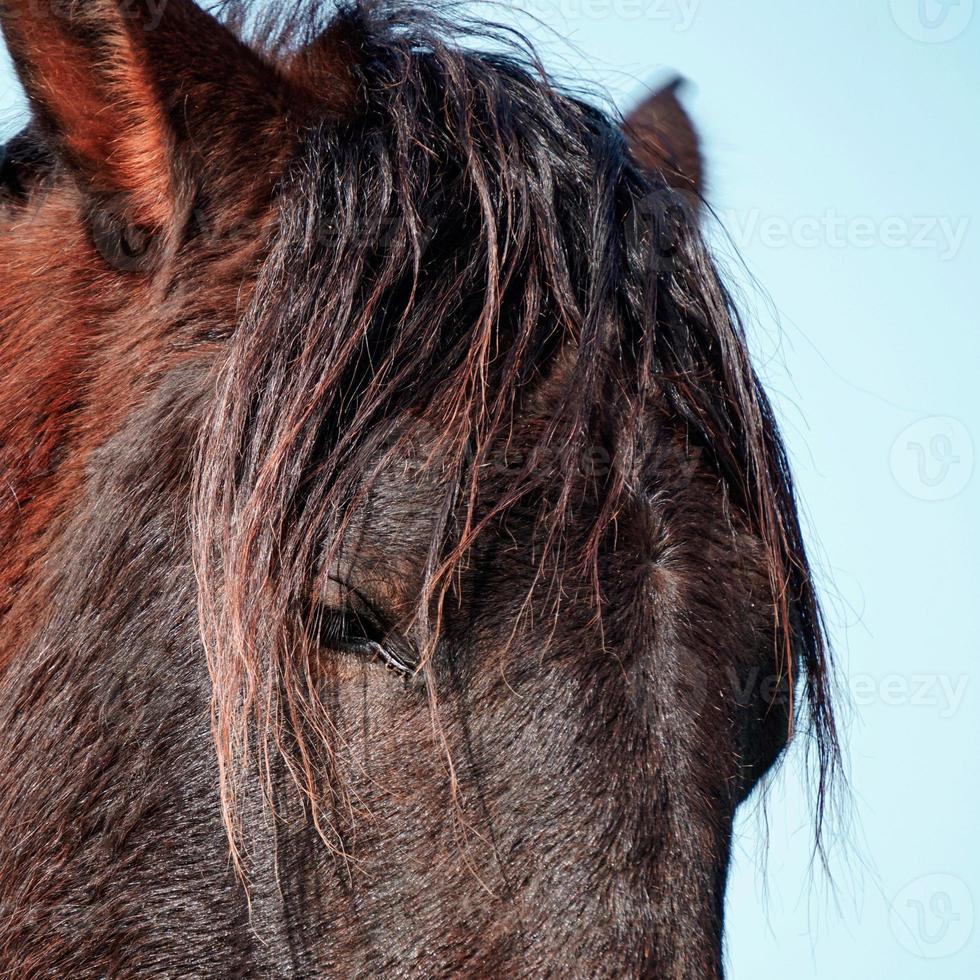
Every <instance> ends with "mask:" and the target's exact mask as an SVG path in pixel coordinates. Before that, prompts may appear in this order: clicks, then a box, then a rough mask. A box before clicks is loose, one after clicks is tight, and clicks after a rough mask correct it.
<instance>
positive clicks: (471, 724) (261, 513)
mask: <svg viewBox="0 0 980 980" xmlns="http://www.w3.org/2000/svg"><path fill="white" fill-rule="evenodd" d="M123 8H125V9H123ZM2 17H3V25H4V29H5V33H6V36H7V38H8V43H9V45H10V48H11V51H12V53H13V56H14V59H15V62H16V64H17V66H18V69H19V70H20V72H21V76H22V78H23V80H24V82H25V86H26V88H27V90H28V94H29V95H30V97H31V101H32V106H33V110H34V121H33V123H32V125H31V127H30V128H29V130H28V131H27V132H26V133H25V134H23V135H22V136H21V137H20V138H19V139H18V140H17V141H15V143H14V144H13V145H12V146H11V147H10V149H9V151H8V154H7V156H6V157H5V163H4V189H3V191H2V195H3V196H2V198H0V260H2V262H3V268H4V270H5V272H4V275H5V280H6V282H5V285H6V289H7V292H6V294H5V298H4V300H3V304H2V306H0V356H2V358H3V360H4V362H5V363H6V364H8V365H11V366H12V367H11V369H10V370H7V371H5V374H4V377H3V378H2V379H0V406H3V417H4V419H5V420H6V419H10V420H12V421H11V422H9V423H7V422H5V425H6V426H7V429H6V430H5V432H4V439H3V443H2V445H0V461H2V462H3V464H4V465H3V468H4V472H5V473H9V474H11V476H10V478H9V481H8V482H9V486H10V489H11V494H10V495H9V497H7V496H4V497H3V501H2V503H0V530H2V531H3V532H5V540H6V541H8V542H9V543H10V544H9V548H8V553H7V554H5V556H4V560H3V567H2V568H0V576H2V578H0V586H2V591H0V667H2V669H3V671H4V674H3V681H2V687H0V690H2V692H3V697H2V699H0V700H2V701H3V706H2V708H0V733H2V734H0V789H2V793H0V799H3V800H4V803H3V804H2V807H0V825H2V826H3V827H6V828H7V829H11V828H14V827H18V826H21V825H22V824H23V822H24V820H25V819H26V818H25V814H28V813H29V814H31V819H32V820H33V821H34V822H35V825H36V826H35V835H36V837H37V839H38V844H37V846H36V847H32V848H26V847H21V846H19V845H18V843H17V842H18V841H20V840H21V839H22V838H21V837H20V836H18V835H17V834H15V833H13V831H12V830H11V832H10V833H4V834H0V841H2V843H0V889H2V896H3V899H4V901H3V906H2V907H3V911H2V913H0V950H2V951H3V954H4V959H5V962H8V963H10V964H13V965H14V967H15V968H19V969H20V970H21V971H22V972H30V971H31V970H34V971H36V972H45V971H46V972H49V973H50V972H52V971H61V972H73V973H77V974H79V975H82V974H85V973H86V972H88V973H107V972H108V973H113V974H115V975H125V974H127V973H128V974H136V973H138V972H139V971H140V970H141V969H146V968H147V966H146V965H147V964H148V963H153V964H158V965H159V966H160V968H161V969H166V970H168V971H172V972H181V973H194V972H195V971H200V972H207V973H208V974H216V975H220V974H222V973H223V972H227V973H229V974H232V973H236V974H241V973H244V974H249V973H270V972H271V973H272V974H274V975H283V976H294V975H295V976H311V975H342V976H346V975H351V976H353V975H361V974H365V973H369V972H370V973H376V972H377V973H392V974H405V975H415V974H419V975H437V976H451V975H472V976H482V975H492V974H496V973H505V972H506V973H513V974H516V975H522V976H538V975H552V974H556V973H558V972H559V971H565V972H568V973H570V974H571V975H573V976H640V975H643V976H658V977H688V976H690V977H709V976H717V975H720V973H721V953H720V950H721V928H722V906H723V893H724V882H725V874H726V870H727V866H728V854H729V845H730V831H731V821H732V818H733V814H734V811H735V808H736V806H737V805H738V803H739V802H740V801H741V800H742V799H743V798H744V796H745V795H746V794H747V793H748V792H749V791H750V790H751V788H752V786H753V785H754V784H755V782H756V781H757V780H758V779H759V778H760V776H761V775H762V774H763V773H764V772H765V770H766V769H767V768H768V767H769V766H770V765H771V764H772V762H773V760H774V759H775V758H776V756H777V755H778V753H779V751H780V750H781V748H782V746H783V744H784V742H785V739H786V734H787V731H788V729H789V713H790V706H791V704H792V699H793V692H792V687H791V684H790V682H789V680H788V678H789V677H790V676H791V675H792V671H793V670H794V669H796V668H798V667H800V666H802V667H804V668H806V669H808V670H809V671H810V677H811V683H812V684H814V685H815V688H814V690H815V691H816V694H815V695H814V699H815V700H814V703H815V705H816V706H817V708H818V716H817V721H818V723H819V722H820V720H821V717H822V716H821V715H820V710H822V708H821V705H822V701H821V698H822V696H823V695H822V686H821V685H822V676H823V675H822V670H823V660H822V651H821V648H820V641H819V626H818V625H817V624H816V623H815V621H814V615H815V606H814V605H813V598H812V591H811V589H810V586H809V583H808V581H807V579H806V574H805V558H804V557H803V554H802V550H801V547H800V546H799V540H798V530H797V529H796V526H795V513H794V512H793V508H792V497H791V492H790V489H789V487H788V485H787V484H785V483H784V482H783V481H784V480H785V473H784V472H783V471H782V470H781V468H780V467H781V465H782V464H781V456H780V455H779V450H778V437H777V436H776V434H775V429H774V428H773V426H772V422H771V418H770V417H769V415H768V412H767V409H766V407H765V403H764V399H761V395H759V394H758V393H757V391H756V384H755V379H754V377H753V376H752V375H751V371H750V370H749V369H748V367H747V364H746V363H745V362H744V360H743V352H742V348H741V338H740V335H738V333H737V331H735V329H734V328H733V326H732V324H731V323H730V322H729V320H728V318H727V313H726V312H725V311H724V310H723V309H721V308H722V307H724V300H723V298H721V297H719V296H718V295H714V294H711V292H710V289H709V288H708V287H709V286H710V282H709V283H708V285H705V283H704V282H702V280H711V279H712V276H713V271H712V270H711V269H710V263H708V262H707V260H706V258H705V257H704V254H703V247H702V246H701V245H700V243H699V239H698V236H697V231H696V228H695V227H694V223H695V217H696V216H695V215H693V214H692V209H691V207H690V206H689V205H685V203H684V202H685V198H684V197H683V195H685V194H691V193H692V191H693V190H695V189H696V188H695V183H696V178H697V175H698V174H699V173H700V166H699V162H698V160H697V141H696V138H695V137H694V134H693V132H692V131H691V130H690V127H689V124H688V122H687V120H686V117H685V116H684V114H683V112H682V110H680V108H679V104H678V103H677V101H676V99H675V98H674V97H673V95H672V93H671V92H667V93H662V94H661V95H659V96H658V97H656V98H655V99H653V100H652V101H651V102H649V103H647V104H646V105H645V106H644V107H643V108H642V110H641V111H640V113H639V114H638V115H637V116H634V117H633V118H632V119H631V120H629V123H630V125H629V132H630V133H631V134H632V136H633V137H634V139H635V143H634V151H633V155H634V160H633V161H630V160H629V159H628V158H627V155H626V152H625V150H624V149H623V148H622V147H620V146H619V144H618V143H617V140H618V137H617V136H616V134H615V132H614V131H613V129H612V128H611V127H610V126H609V125H608V123H607V122H606V121H605V120H603V119H601V118H600V117H599V114H597V113H594V112H590V111H588V110H586V109H585V108H584V107H581V106H578V104H576V103H572V101H571V100H568V99H565V98H564V97H560V96H559V95H557V94H556V93H554V92H553V90H551V89H550V87H549V86H548V85H547V83H545V82H544V81H542V80H540V79H534V78H533V77H532V76H531V75H529V74H527V73H522V72H518V71H517V70H516V68H515V67H514V66H513V65H512V64H510V63H496V62H491V61H488V60H483V59H479V58H476V57H473V56H463V55H461V54H458V53H452V52H449V53H447V52H445V51H442V52H438V51H436V48H437V45H433V44H428V43H426V44H419V43H413V40H412V39H413V37H414V36H413V35H412V34H411V33H407V34H399V32H398V29H394V28H391V27H390V25H389V26H388V27H386V26H385V25H384V24H383V23H382V22H381V21H378V22H376V23H373V24H370V23H368V24H366V23H363V22H362V20H361V15H360V14H357V15H354V16H347V17H342V18H340V19H338V20H337V21H335V22H334V24H333V25H332V26H331V28H330V29H329V30H327V31H326V32H324V33H322V34H319V35H318V36H317V38H316V39H315V40H311V41H310V43H309V44H307V45H305V46H302V47H297V50H298V52H299V53H297V54H295V55H294V56H291V57H290V58H288V59H286V58H282V59H280V60H278V61H277V62H275V63H273V62H272V61H271V60H268V59H267V58H265V57H262V56H259V55H258V54H256V53H255V52H254V51H253V50H251V49H250V48H248V47H246V46H245V45H243V44H242V43H240V42H239V41H238V40H237V39H236V37H235V36H234V35H232V33H231V32H229V31H228V30H227V29H226V28H225V27H223V26H221V25H219V24H218V23H217V22H216V21H214V20H213V19H211V18H210V17H207V16H205V15H203V14H202V13H201V12H200V11H199V10H198V8H197V7H195V6H194V5H193V4H192V3H190V2H184V0H180V2H177V0H171V3H169V4H167V5H166V6H165V7H160V8H157V7H156V6H155V5H152V4H127V5H119V4H117V3H110V2H107V0H106V2H103V0H99V2H97V3H93V4H91V5H89V6H88V7H87V8H86V11H85V12H84V13H78V12H77V11H73V12H71V13H70V14H68V15H65V14H64V12H63V11H62V12H61V13H60V14H59V13H58V12H57V11H55V10H54V9H52V10H51V11H46V10H43V9H41V8H40V7H39V5H37V4H36V3H27V2H25V3H8V4H7V5H6V6H5V7H4V9H3V13H2ZM412 29H416V30H418V29H420V28H419V25H414V27H413V28H412ZM433 36H434V35H433ZM406 38H407V39H408V40H406ZM417 40H418V38H417V37H415V41H417ZM421 50H426V51H428V52H429V56H427V58H424V57H422V56H421V55H419V53H418V52H419V51H421ZM433 52H435V54H433ZM436 55H438V56H436ZM440 58H443V59H444V60H442V61H440ZM110 68H111V70H110ZM450 69H451V70H450ZM399 79H401V81H400V82H399ZM464 83H465V84H464ZM399 85H401V88H400V89H399ZM454 86H458V87H459V91H458V92H457V91H456V90H455V88H454ZM382 93H387V94H386V95H383V94H382ZM392 93H396V94H392ZM487 93H490V94H489V95H488V94H487ZM454 96H455V101H454V98H453V97H454ZM440 97H443V98H444V101H443V102H438V99H439V98H440ZM385 98H389V99H390V101H388V102H386V101H384V99H385ZM481 98H485V99H486V104H485V105H484V108H485V110H486V112H485V114H484V115H483V116H482V117H481V118H480V119H479V120H477V119H476V118H475V117H467V116H466V113H465V112H462V111H460V112H459V114H458V116H456V117H453V113H452V112H450V111H448V110H459V109H460V107H461V106H464V105H466V106H472V105H474V104H477V103H479V100H480V99H481ZM427 100H428V101H427ZM408 105H412V106H414V109H413V112H414V113H417V114H416V115H413V114H411V113H409V111H408V109H407V108H406V106H408ZM440 113H442V114H443V116H444V117H449V121H448V122H446V121H442V122H439V118H440ZM556 118H559V122H558V123H556V122H555V119H556ZM460 120H462V121H460ZM477 121H479V123H480V125H479V126H475V125H474V123H475V122H477ZM508 125H509V126H511V127H512V129H511V130H510V131H508V130H507V128H506V127H507V126H508ZM481 127H482V128H481ZM483 129H486V130H488V131H490V137H486V134H485V133H484V132H483V131H482V130H483ZM437 133H438V134H439V138H438V139H437V138H436V134H437ZM440 140H443V141H444V142H440ZM454 140H455V142H454ZM481 140H482V141H483V142H481ZM419 147H421V150H420V151H419V150H418V148H419ZM413 148H414V149H413ZM416 151H418V152H416ZM505 151H510V153H508V152H505ZM426 161H430V162H426ZM637 164H639V167H638V166H637ZM604 167H605V168H607V169H608V170H609V171H615V176H614V177H610V176H609V174H608V173H605V172H604V170H603V168H604ZM640 167H642V168H646V169H647V170H649V171H651V172H652V171H659V172H661V173H662V175H663V179H660V178H657V179H655V180H653V181H652V182H645V181H646V179H645V178H644V177H643V175H642V174H641V172H640ZM396 178H397V179H396ZM409 178H411V179H409ZM548 181H551V182H552V183H551V185H550V186H549V185H548ZM668 183H669V184H673V185H674V187H676V188H677V189H678V191H679V192H680V194H681V196H679V197H678V196H675V195H674V194H672V193H671V192H670V190H669V188H668V187H667V186H666V185H667V184H668ZM433 187H434V188H435V190H434V191H433ZM542 188H544V190H543V191H542ZM596 188H598V190H597V189H596ZM481 195H483V196H484V198H485V199H483V198H481ZM651 198H652V201H653V207H654V210H655V213H656V217H657V222H659V224H658V229H659V230H662V229H663V228H664V227H669V228H671V229H673V232H675V233H676V235H673V236H672V237H670V239H669V241H668V242H666V247H661V246H663V245H664V243H663V242H662V241H661V242H659V244H658V247H656V248H654V249H653V253H654V256H655V259H656V262H657V263H658V264H657V266H656V267H655V268H651V267H649V266H646V265H644V260H642V259H638V258H637V256H640V255H641V254H646V252H647V251H649V249H647V248H646V246H647V245H649V242H647V241H646V240H645V239H644V238H643V235H642V234H641V235H640V236H639V237H638V238H636V237H631V233H630V232H628V231H624V230H623V229H624V228H626V229H629V228H631V227H633V224H634V223H635V222H634V218H635V210H636V208H635V205H636V204H637V202H647V203H649V202H650V199H651ZM504 201H506V202H507V203H508V205H509V206H510V207H511V208H512V209H513V213H510V212H507V216H506V221H505V219H504V217H503V213H504V211H505V209H504V208H503V206H502V202H504ZM664 202H667V205H668V206H667V207H666V208H665V207H664ZM607 207H608V208H609V209H610V210H611V212H616V213H614V214H613V213H610V214H604V212H603V209H604V208H607ZM426 209H428V210H426ZM617 209H619V210H618V211H617ZM620 212H622V213H620ZM678 215H680V224H681V225H682V227H680V228H677V227H676V226H677V223H678ZM596 216H599V218H597V219H596V220H598V221H599V224H600V225H601V224H602V220H600V219H608V220H607V224H608V228H606V229H605V231H606V232H608V236H607V237H608V238H609V239H610V241H612V240H614V239H615V240H616V241H618V242H619V245H618V246H616V247H617V248H618V249H619V251H618V252H617V253H616V255H617V256H618V258H617V259H616V261H612V260H611V259H610V255H611V254H612V253H610V252H609V251H608V249H609V248H611V247H612V246H610V245H608V243H607V244H606V245H603V246H602V247H601V248H600V247H599V245H597V242H596V237H595V234H594V231H595V229H594V225H593V224H592V220H593V218H596ZM542 239H543V240H545V245H541V244H540V241H541V240H542ZM515 255H516V256H517V259H515V258H514V256H515ZM563 263H564V264H565V265H564V266H563ZM596 269H598V270H599V272H600V274H596ZM501 270H503V272H502V271H501ZM505 273H506V274H505ZM620 280H621V281H620ZM609 281H611V282H612V283H613V284H612V286H611V287H609V288H611V292H610V294H609V295H608V296H606V297H605V298H603V295H602V289H603V288H605V286H608V284H609ZM604 282H605V286H604ZM650 283H652V284H653V286H652V288H651V291H650V292H649V294H648V293H647V286H648V285H650ZM488 284H489V285H488ZM702 287H703V289H702ZM597 297H598V298H597ZM650 304H653V305H654V306H655V307H656V310H657V313H656V315H655V316H653V317H652V319H649V317H650V316H651V314H650V313H649V312H647V313H644V312H642V310H645V309H648V307H649V306H650ZM613 310H615V311H616V316H615V317H612V316H611V315H610V316H606V314H610V312H611V311H613ZM398 311H407V312H405V313H400V312H398ZM645 318H648V319H645ZM654 325H656V327H657V329H656V330H654V329H652V327H653V326H654ZM661 344H662V346H658V345H661ZM508 350H510V351H513V352H515V353H514V355H513V357H510V358H509V357H508V355H507V351H508ZM672 358H676V360H672ZM755 496H758V497H759V498H760V499H762V501H763V506H762V507H761V509H760V507H759V506H757V503H756V501H755V499H754V498H755ZM767 508H768V510H767ZM767 514H768V516H767ZM773 514H775V515H776V518H778V520H775V519H773ZM780 522H781V524H782V525H784V526H783V531H782V533H783V534H784V538H782V539H780V538H778V535H776V533H775V531H774V528H775V527H776V525H777V524H780ZM774 582H775V583H776V584H777V585H778V586H780V588H775V589H774ZM787 595H788V596H789V600H787V599H786V596H787ZM783 631H787V633H788V634H789V633H791V634H792V636H791V640H792V642H794V643H795V644H796V645H797V650H796V651H795V652H794V653H793V655H792V656H788V654H787V651H786V650H785V649H783V648H781V647H780V646H779V644H778V643H777V644H774V636H776V637H779V636H780V635H781V633H782V632H783ZM209 707H210V710H211V719H210V721H209ZM25 746H29V747H30V748H29V749H25ZM229 845H230V851H231V854H232V856H233V857H234V859H235V860H234V862H233V863H234V865H235V867H234V870H232V868H231V867H230V864H231V862H229V860H228V855H229ZM246 896H247V897H246ZM38 923H41V924H42V925H47V926H50V928H47V929H46V930H43V931H44V934H45V936H46V937H47V938H46V939H45V941H44V942H40V943H39V942H38V941H37V938H36V937H37V935H38V925H37V924H38ZM55 924H57V928H55Z"/></svg>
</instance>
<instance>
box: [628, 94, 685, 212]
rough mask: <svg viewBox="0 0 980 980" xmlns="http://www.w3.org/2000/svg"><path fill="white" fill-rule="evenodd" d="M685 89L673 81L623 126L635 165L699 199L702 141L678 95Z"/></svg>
mask: <svg viewBox="0 0 980 980" xmlns="http://www.w3.org/2000/svg"><path fill="white" fill-rule="evenodd" d="M683 85H684V80H683V79H682V78H675V79H674V80H673V81H671V82H669V83H668V84H667V85H665V86H664V87H663V88H661V89H659V90H658V91H657V92H654V93H653V95H650V96H648V97H647V98H646V99H644V100H643V101H642V102H641V103H640V104H639V105H638V106H636V108H635V109H633V111H632V112H630V113H629V115H628V116H627V117H626V119H625V121H624V124H623V132H624V133H625V134H626V138H627V140H628V141H629V144H630V149H631V150H632V152H633V157H634V159H635V160H636V162H637V163H638V164H639V165H640V166H641V167H643V169H644V170H647V171H649V172H651V173H653V172H656V173H660V174H662V175H663V177H664V179H665V180H666V181H667V183H668V184H669V185H670V186H671V187H674V188H676V189H677V190H681V191H686V192H688V193H689V194H691V195H692V196H694V197H695V198H698V199H700V198H701V197H702V196H703V193H704V177H703V174H704V164H703V161H702V157H701V140H700V138H699V137H698V133H697V130H696V129H695V128H694V123H693V122H691V117H690V116H689V115H688V114H687V110H686V109H685V108H684V106H683V105H682V104H681V101H680V99H679V98H678V97H677V93H678V92H679V91H680V89H681V88H682V87H683Z"/></svg>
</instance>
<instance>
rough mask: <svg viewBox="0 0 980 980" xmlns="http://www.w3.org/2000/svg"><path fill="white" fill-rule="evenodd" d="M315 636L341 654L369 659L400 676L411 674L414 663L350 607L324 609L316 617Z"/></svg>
mask: <svg viewBox="0 0 980 980" xmlns="http://www.w3.org/2000/svg"><path fill="white" fill-rule="evenodd" d="M317 635H318V637H319V641H320V643H321V645H322V646H325V647H328V648H330V649H333V650H338V651H340V652H342V653H349V654H352V655H355V656H361V657H365V658H371V659H374V660H377V661H379V662H380V663H381V664H382V665H383V666H385V667H386V668H387V669H389V670H391V671H393V672H395V673H397V674H399V675H401V676H403V677H412V676H414V674H415V672H416V670H417V668H418V664H417V663H415V662H414V661H413V658H411V657H409V656H406V655H404V654H403V653H401V652H400V651H398V650H397V648H395V647H394V646H393V645H392V644H391V642H390V636H391V634H390V633H386V632H385V631H384V630H382V629H381V628H380V627H379V626H378V625H377V624H376V623H375V622H373V621H372V620H371V618H369V617H367V616H366V615H364V614H363V613H361V612H358V611H357V610H354V609H325V610H322V611H321V613H320V617H319V622H318V629H317Z"/></svg>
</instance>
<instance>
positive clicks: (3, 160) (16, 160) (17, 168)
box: [0, 143, 28, 198]
mask: <svg viewBox="0 0 980 980" xmlns="http://www.w3.org/2000/svg"><path fill="white" fill-rule="evenodd" d="M27 178H28V174H27V161H25V160H24V159H23V157H22V156H21V155H20V154H19V153H18V152H17V147H16V145H15V144H13V143H5V144H4V145H3V146H0V188H2V189H3V190H5V191H7V192H8V193H9V194H11V195H12V196H13V197H15V198H24V197H26V196H27Z"/></svg>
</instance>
